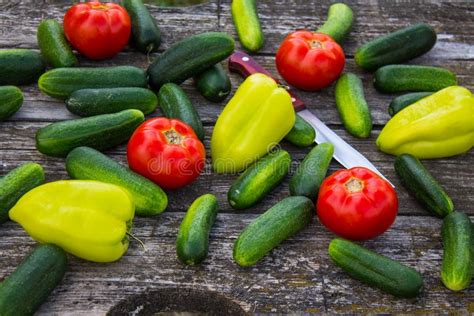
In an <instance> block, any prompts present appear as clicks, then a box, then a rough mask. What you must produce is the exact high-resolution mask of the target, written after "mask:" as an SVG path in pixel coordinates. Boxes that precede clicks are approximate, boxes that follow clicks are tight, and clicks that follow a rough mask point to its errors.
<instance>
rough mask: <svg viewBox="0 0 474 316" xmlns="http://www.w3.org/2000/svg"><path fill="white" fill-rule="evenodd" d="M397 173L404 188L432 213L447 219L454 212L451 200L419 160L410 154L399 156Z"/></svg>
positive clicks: (396, 163)
mask: <svg viewBox="0 0 474 316" xmlns="http://www.w3.org/2000/svg"><path fill="white" fill-rule="evenodd" d="M395 171H396V173H397V175H398V177H399V178H400V180H401V182H402V184H403V186H404V187H405V188H407V190H408V191H409V192H410V193H412V194H413V196H414V197H415V199H416V200H417V201H418V202H419V203H420V204H421V205H422V206H423V207H424V208H425V209H426V210H428V211H429V212H430V213H432V214H434V215H436V216H440V217H445V216H446V215H448V214H449V213H452V212H453V211H454V206H453V201H452V200H451V198H450V197H449V196H448V194H447V193H446V192H445V191H444V190H443V188H442V187H441V186H440V185H439V183H438V182H437V181H436V179H435V178H433V176H432V175H431V174H430V172H429V171H428V170H426V168H425V167H424V166H423V164H422V163H421V162H420V160H418V158H416V157H414V156H412V155H410V154H403V155H400V156H398V157H397V158H395Z"/></svg>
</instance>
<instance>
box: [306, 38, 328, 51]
mask: <svg viewBox="0 0 474 316" xmlns="http://www.w3.org/2000/svg"><path fill="white" fill-rule="evenodd" d="M308 43H309V46H310V47H311V48H312V49H315V48H318V49H321V48H324V46H323V43H321V42H320V41H318V40H315V39H313V40H311V41H308Z"/></svg>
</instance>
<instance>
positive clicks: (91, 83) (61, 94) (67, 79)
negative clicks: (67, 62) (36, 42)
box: [38, 66, 147, 99]
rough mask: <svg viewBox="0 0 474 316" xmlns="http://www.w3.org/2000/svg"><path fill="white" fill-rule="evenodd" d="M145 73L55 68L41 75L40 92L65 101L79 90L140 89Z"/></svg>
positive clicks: (125, 69) (128, 68)
mask: <svg viewBox="0 0 474 316" xmlns="http://www.w3.org/2000/svg"><path fill="white" fill-rule="evenodd" d="M146 81H147V79H146V74H145V72H144V71H143V70H142V69H140V68H137V67H132V66H117V67H95V68H56V69H53V70H50V71H48V72H46V73H45V74H43V75H42V76H41V77H40V78H39V81H38V86H39V88H40V90H41V91H42V92H43V93H45V94H47V95H49V96H51V97H53V98H58V99H66V98H68V97H69V96H70V95H71V93H73V92H74V91H77V90H81V89H99V88H120V87H141V88H146V86H147V82H146Z"/></svg>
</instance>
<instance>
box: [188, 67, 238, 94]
mask: <svg viewBox="0 0 474 316" xmlns="http://www.w3.org/2000/svg"><path fill="white" fill-rule="evenodd" d="M194 83H195V85H196V88H197V89H198V91H199V92H200V93H201V94H202V95H203V97H205V98H206V99H208V100H209V101H211V102H221V101H223V100H224V99H225V98H227V96H228V95H229V94H230V91H231V90H232V86H231V84H230V79H229V76H228V75H227V73H226V72H225V71H224V68H223V67H222V65H221V64H215V65H214V66H212V67H211V68H209V69H207V70H205V71H204V72H202V73H200V74H199V75H197V76H195V77H194Z"/></svg>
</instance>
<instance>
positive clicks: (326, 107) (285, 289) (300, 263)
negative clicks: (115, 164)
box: [0, 0, 474, 314]
mask: <svg viewBox="0 0 474 316" xmlns="http://www.w3.org/2000/svg"><path fill="white" fill-rule="evenodd" d="M347 2H350V4H351V6H352V8H353V9H354V13H355V16H356V22H355V25H354V28H353V31H352V33H351V34H350V37H349V38H348V39H347V41H346V43H345V44H344V50H345V52H346V55H347V64H346V71H351V72H355V73H357V74H358V75H359V76H360V77H361V78H362V79H363V81H364V87H365V92H366V97H367V100H368V103H369V105H370V108H371V110H372V117H373V121H374V130H373V132H372V136H371V137H370V138H369V139H365V140H360V139H356V138H353V137H351V136H349V135H348V134H347V133H346V131H345V130H344V128H343V127H342V125H341V121H340V118H339V116H338V114H337V111H336V108H335V102H334V95H333V94H334V92H333V88H332V87H331V88H329V89H326V90H324V91H322V92H319V93H299V95H300V96H301V98H302V99H303V100H304V101H306V102H307V104H308V105H309V107H310V108H311V109H312V110H313V111H314V113H316V114H317V115H318V116H319V118H320V119H322V120H323V121H324V122H325V123H326V124H328V125H329V126H330V127H331V128H332V129H334V130H335V131H336V132H337V133H338V134H339V135H340V136H341V137H343V138H344V139H345V140H347V141H348V142H349V143H351V144H352V145H353V146H354V147H355V148H356V149H357V150H359V151H360V152H362V153H363V154H364V155H366V156H367V157H369V159H370V160H371V161H372V162H373V163H374V164H375V165H376V166H377V167H378V168H379V170H381V171H382V172H383V173H384V174H385V175H386V176H387V177H388V178H389V179H390V180H391V181H393V183H394V184H395V185H396V186H397V191H398V194H399V200H400V209H399V216H398V218H397V220H396V222H395V224H394V225H393V226H392V228H391V229H390V230H388V231H387V232H386V233H385V234H384V235H383V236H380V237H379V238H377V239H375V240H371V241H368V242H365V243H364V245H365V246H367V247H369V248H371V249H373V250H375V251H378V252H380V253H382V254H384V255H387V256H389V257H391V258H393V259H396V260H400V261H401V262H403V263H405V264H408V265H410V266H412V267H414V268H416V269H417V270H418V271H419V272H420V273H421V274H422V275H423V278H424V282H425V290H424V292H423V294H421V295H420V296H419V297H418V298H416V299H411V300H407V299H395V298H394V297H392V296H390V295H385V294H383V293H382V292H380V291H379V290H376V289H372V288H369V287H368V286H366V285H364V284H362V283H360V282H359V281H356V280H353V279H352V278H350V277H349V276H348V275H347V274H346V273H344V272H343V271H341V270H340V269H339V268H337V267H336V266H335V265H334V264H333V263H332V262H331V261H330V259H329V257H328V254H327V247H328V243H329V241H330V240H331V238H333V237H334V236H333V235H332V234H331V233H329V232H328V231H327V230H326V229H325V228H324V227H322V226H321V224H319V223H318V222H317V220H315V221H314V223H313V224H312V225H311V226H310V227H308V228H307V229H305V230H304V231H302V232H301V233H299V234H298V235H296V236H295V237H293V238H291V239H290V240H288V241H286V242H284V243H283V244H282V245H281V246H279V247H278V248H277V249H275V250H274V251H272V252H271V253H270V255H268V256H267V257H266V258H265V259H264V260H262V261H261V262H260V263H259V264H258V265H256V266H255V267H253V268H246V269H244V268H240V267H238V266H237V265H236V264H235V263H234V261H233V260H232V255H231V253H232V245H233V242H234V240H235V238H236V237H237V236H238V234H239V232H240V231H241V230H242V229H243V228H244V227H245V226H246V225H247V224H248V223H249V222H250V221H251V220H252V219H254V218H255V217H256V216H257V215H258V214H260V213H262V212H263V211H264V210H266V209H268V208H269V207H270V206H271V205H273V204H275V203H276V202H277V201H279V200H281V199H282V198H284V197H285V196H287V195H288V181H285V182H284V183H283V185H280V186H279V187H278V188H277V189H275V190H274V191H273V192H272V193H271V194H270V195H269V196H268V197H266V198H265V200H264V201H263V202H261V203H260V204H258V205H257V206H255V207H253V208H251V209H249V210H247V211H238V212H237V211H233V210H232V209H231V208H230V206H229V205H228V203H227V201H226V192H227V190H228V188H229V186H230V184H231V182H232V181H233V180H234V179H235V176H234V175H215V174H211V173H210V172H207V173H206V174H205V175H203V176H201V177H200V178H199V180H198V181H197V182H195V183H194V184H193V185H190V186H189V187H187V188H185V189H182V190H179V191H176V192H169V199H170V205H169V208H168V210H167V211H166V212H165V213H164V214H163V215H161V216H158V217H156V218H137V219H136V221H135V228H134V234H135V235H136V236H137V237H138V238H140V239H141V240H142V241H143V242H144V244H145V246H146V249H147V251H143V250H142V249H141V248H140V246H139V245H138V244H137V243H136V242H132V243H131V246H130V249H129V251H128V253H127V254H126V255H125V256H124V257H123V258H122V259H121V260H120V261H119V262H116V263H112V264H96V263H90V262H86V261H83V260H79V259H76V258H73V257H72V256H71V257H70V266H69V269H68V272H67V273H66V276H65V278H64V280H63V282H62V283H61V285H59V286H58V287H57V288H56V290H55V291H54V293H53V294H52V295H51V296H50V297H49V298H48V300H47V302H46V303H45V304H43V306H42V307H41V309H40V310H39V313H40V314H50V313H53V314H63V313H70V314H104V313H106V312H107V311H109V310H110V309H111V308H112V307H113V306H115V305H116V304H117V303H118V302H119V301H121V300H123V299H126V298H130V302H132V303H133V302H142V301H143V302H145V301H149V302H155V303H156V304H158V303H161V304H165V303H166V302H168V301H175V302H176V303H177V304H178V305H180V304H182V305H186V303H190V304H191V303H192V304H197V305H199V304H201V305H203V306H211V307H219V308H221V311H222V310H226V309H227V308H229V309H227V310H228V311H229V312H233V311H234V312H235V311H236V309H235V308H234V307H235V306H234V307H232V306H231V304H232V302H234V303H237V304H239V305H240V306H241V307H242V308H243V310H244V311H246V312H258V313H270V312H279V313H287V312H310V313H313V312H327V313H352V312H364V313H365V312H371V313H391V312H402V313H403V312H405V313H406V312H417V313H435V312H461V313H474V285H472V286H471V287H470V288H469V289H468V290H465V291H462V292H459V293H454V292H450V291H448V290H447V289H446V288H445V287H444V286H443V285H442V283H441V281H440V264H441V256H442V244H441V238H440V225H441V220H440V219H437V218H434V217H432V216H430V215H428V213H427V212H426V211H425V210H423V209H422V208H421V207H420V206H419V205H418V204H417V203H416V202H415V201H414V199H413V198H412V197H410V196H409V195H408V193H407V191H406V190H405V189H404V188H403V187H402V186H401V185H400V183H399V181H398V180H397V177H396V175H395V172H394V169H393V157H392V156H389V155H385V154H383V153H381V152H379V151H377V149H376V147H375V144H374V142H375V139H376V137H377V135H378V134H379V132H380V130H381V128H382V127H383V125H384V124H385V122H386V121H387V120H388V119H389V115H388V114H387V106H388V104H389V102H390V100H391V99H392V98H393V95H381V94H378V93H377V92H376V91H375V90H374V88H373V86H372V74H371V73H368V72H364V71H361V70H360V69H359V68H358V67H356V66H355V64H354V60H353V55H354V51H355V49H356V47H358V46H359V45H361V44H362V43H364V42H366V41H368V40H370V39H372V38H374V37H376V36H379V35H381V34H385V33H387V32H390V31H393V30H396V29H398V28H401V27H403V26H406V25H408V24H411V23H415V22H419V21H425V22H429V23H430V24H431V25H433V26H434V27H435V29H436V31H437V32H438V43H437V44H436V46H435V48H434V49H433V50H432V51H431V52H429V53H428V54H426V55H425V56H422V57H420V58H417V59H416V60H413V61H412V62H411V63H413V64H422V65H433V66H443V67H446V68H448V69H450V70H452V71H454V72H455V73H457V75H458V78H459V83H460V84H461V85H463V86H465V87H467V88H469V89H470V90H471V91H474V5H473V3H472V1H465V2H462V1H454V2H451V3H448V2H438V1H430V3H425V4H417V3H415V1H405V2H403V3H398V4H395V3H393V2H392V1H382V0H381V1H347ZM469 2H470V3H469ZM69 5H70V1H28V2H27V1H22V2H18V1H2V2H0V48H18V47H21V48H33V49H36V48H37V44H36V27H37V26H38V24H39V22H40V21H41V20H42V19H44V18H56V19H58V20H61V19H62V16H63V14H64V12H65V11H66V8H67V7H68V6H69ZM328 5H329V1H316V0H312V1H308V0H286V1H283V0H276V1H270V0H265V1H263V0H262V1H258V7H259V12H260V17H261V21H262V25H263V30H264V33H265V36H266V43H265V46H264V48H263V49H262V50H261V51H260V52H259V53H258V54H257V55H256V56H255V58H256V59H257V60H258V61H259V62H261V63H262V64H264V65H265V66H266V67H267V68H268V69H269V70H271V71H272V72H273V73H276V70H275V66H274V57H273V54H274V52H275V51H276V49H277V47H278V45H279V43H280V41H281V40H282V39H283V38H284V36H285V34H287V33H288V32H290V31H293V30H295V29H297V28H309V29H316V28H317V26H319V25H321V24H322V22H323V21H324V20H325V18H326V13H327V8H328ZM150 10H151V12H152V13H153V15H154V16H155V17H156V19H157V20H158V24H159V25H160V27H161V29H162V31H163V34H164V35H163V40H164V43H163V45H162V47H161V49H162V50H163V49H166V48H167V47H169V46H170V44H172V43H173V42H175V41H177V40H179V39H182V38H184V37H186V36H188V35H191V34H196V33H199V32H204V31H211V30H220V31H226V32H228V33H230V34H232V35H233V36H234V37H235V38H236V33H235V30H234V27H233V24H232V18H231V14H230V1H227V0H220V1H217V0H216V1H211V2H210V3H208V4H203V5H198V6H195V7H188V8H156V7H150ZM238 45H239V44H238ZM81 64H82V65H85V66H95V65H124V64H131V65H135V66H139V67H142V68H146V67H147V65H148V60H147V57H146V56H144V55H141V54H139V53H136V52H133V51H132V50H127V51H125V52H123V53H121V54H119V55H118V56H117V57H116V58H114V59H112V60H108V61H104V62H100V63H95V62H91V61H87V60H84V59H81ZM231 79H232V83H233V87H234V90H235V88H236V87H237V86H238V85H239V84H240V82H241V81H242V79H241V78H239V76H237V75H235V74H232V75H231ZM183 87H184V88H185V90H186V91H187V92H188V93H189V96H190V97H191V98H192V101H193V103H194V104H195V106H196V107H197V109H198V111H199V113H200V115H201V117H202V119H203V121H204V124H205V127H206V133H207V136H206V147H207V148H209V138H210V135H211V132H212V126H213V125H214V122H215V121H216V118H217V116H218V115H219V113H220V112H221V110H222V107H223V105H224V103H222V104H212V103H209V102H207V101H206V100H205V99H204V98H203V97H201V96H200V95H199V94H198V93H197V92H196V91H195V90H194V88H193V86H192V83H189V82H187V83H185V84H184V85H183ZM22 90H23V91H24V92H25V103H24V105H23V107H22V109H21V110H20V111H19V112H18V113H17V114H16V115H15V116H13V117H12V118H11V119H9V120H7V121H5V122H1V123H0V175H3V174H5V173H7V172H8V171H9V170H11V169H13V168H14V167H15V166H17V165H19V164H20V163H24V162H29V161H35V162H38V163H40V164H42V165H43V166H44V168H45V170H46V173H47V180H48V181H54V180H58V179H65V178H67V175H66V172H65V168H64V160H63V159H56V158H51V157H46V156H44V155H42V154H40V153H39V152H38V151H36V149H35V143H34V136H35V132H36V131H37V130H38V128H40V127H43V126H45V125H47V124H49V123H51V122H54V121H61V120H66V119H72V118H74V115H72V114H70V113H68V111H67V110H66V108H65V106H64V104H63V103H62V102H59V101H57V100H54V99H51V98H49V97H47V96H45V95H43V94H41V93H40V92H39V91H38V89H37V87H36V86H34V85H31V86H25V87H22ZM155 115H160V113H156V114H155ZM283 147H284V148H286V149H287V150H289V152H290V153H291V155H292V157H293V159H294V166H293V167H295V166H296V165H297V164H298V162H299V161H300V160H301V159H302V158H303V157H304V155H305V154H306V153H307V152H308V150H307V149H298V148H295V147H293V146H291V145H289V144H287V143H283ZM124 153H125V146H120V147H118V148H115V149H113V150H110V151H108V152H107V154H109V155H110V156H111V157H112V158H114V159H116V160H118V161H121V162H122V163H125V156H124ZM473 163H474V151H472V150H471V152H469V153H467V154H464V155H460V156H457V157H454V158H449V159H438V160H431V161H426V162H425V165H426V167H427V168H428V169H429V170H430V171H431V172H432V173H433V174H434V175H435V176H436V178H437V179H438V180H439V182H440V183H441V184H442V185H443V186H444V187H445V188H446V191H447V192H448V193H449V194H450V196H451V197H452V198H453V200H454V203H455V205H456V209H457V210H459V211H464V212H467V213H469V214H470V215H471V216H472V215H474V207H473V205H474V185H473V181H474V172H473V167H472V165H473ZM340 167H341V166H340V165H339V164H338V163H336V162H333V163H332V164H331V168H330V172H333V171H335V170H336V169H338V168H340ZM293 169H294V168H293ZM207 170H210V168H207ZM208 192H211V193H214V194H216V195H217V197H218V198H219V204H220V213H219V215H218V218H217V222H216V224H215V227H214V228H213V230H212V234H211V242H210V252H209V257H208V258H207V259H206V261H205V262H204V263H203V264H202V265H200V266H197V267H186V266H183V265H182V264H180V263H179V262H178V260H177V258H176V254H175V239H176V234H177V230H178V227H179V224H180V222H181V219H182V218H183V215H184V212H185V211H186V209H187V207H188V206H189V205H190V203H191V202H192V201H193V200H194V199H195V198H196V197H198V196H199V195H201V194H204V193H208ZM34 244H35V243H34V242H33V241H32V239H31V238H29V237H28V236H27V234H26V233H25V232H24V231H23V230H22V229H21V228H20V226H19V225H17V224H15V223H13V222H8V223H6V224H3V225H2V226H1V228H0V257H1V258H2V259H1V260H0V278H3V277H5V276H7V275H8V274H10V273H11V272H12V271H13V270H14V268H15V267H16V266H17V265H18V264H19V263H20V262H21V260H22V259H23V257H24V256H25V255H26V254H27V253H28V252H29V251H30V250H31V249H32V247H33V246H34ZM176 288H178V290H176ZM179 289H186V290H179ZM193 289H194V290H198V291H197V292H196V293H195V292H193V291H192V290H193ZM152 290H156V291H157V292H156V293H158V294H156V293H154V294H153V293H152V294H150V295H151V296H148V297H142V298H141V299H136V298H133V297H132V295H134V294H142V293H149V292H150V291H152ZM207 291H211V292H218V293H220V295H213V294H212V293H210V294H208V293H207ZM153 295H155V296H153ZM143 302H142V303H143ZM232 308H234V309H232Z"/></svg>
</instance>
